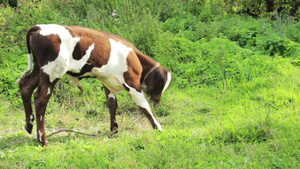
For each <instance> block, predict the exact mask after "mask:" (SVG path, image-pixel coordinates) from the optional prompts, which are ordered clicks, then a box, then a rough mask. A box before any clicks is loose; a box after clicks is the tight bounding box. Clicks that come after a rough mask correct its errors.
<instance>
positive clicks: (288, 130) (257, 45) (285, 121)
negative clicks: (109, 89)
mask: <svg viewBox="0 0 300 169" xmlns="http://www.w3.org/2000/svg"><path fill="white" fill-rule="evenodd" d="M77 2H78V3H77ZM89 2H90V4H89V5H86V3H85V1H82V0H77V1H76V3H71V1H68V0H66V1H53V3H52V1H51V3H50V1H43V2H29V1H28V2H27V1H20V3H21V5H20V6H19V7H17V8H15V9H14V8H10V7H6V8H4V7H1V13H0V21H1V22H0V29H1V32H0V35H1V36H0V39H1V41H0V102H1V104H0V124H1V125H0V168H298V166H299V158H300V157H299V156H300V152H299V150H300V147H299V141H300V139H299V131H300V125H299V121H300V119H299V117H300V116H299V112H300V105H299V101H300V97H299V93H300V88H299V86H300V79H299V73H300V67H299V53H300V52H299V51H300V47H299V43H300V42H299V38H298V35H299V33H300V32H299V29H298V27H299V21H296V20H292V19H291V18H292V17H288V18H283V17H282V18H281V17H280V18H279V19H277V20H269V19H267V18H263V17H261V18H256V19H255V18H251V17H249V16H241V15H233V14H225V13H224V12H223V9H222V6H220V4H223V3H220V2H221V1H214V2H213V3H210V2H208V1H207V2H206V3H205V4H204V5H203V6H201V5H199V4H198V2H197V1H187V3H185V1H184V3H183V2H181V1H178V2H175V1H169V0H163V1H155V0H154V1H147V2H146V1H145V2H144V1H136V2H135V1H126V2H125V1H122V2H121V1H120V3H117V2H119V1H114V2H112V1H103V2H102V3H101V4H99V2H98V1H93V0H90V1H89ZM222 2H223V1H222ZM210 5H212V6H210ZM133 7H136V8H133ZM166 7H167V8H166ZM215 8H218V9H216V11H211V9H215ZM114 9H116V11H117V13H118V15H117V19H118V20H119V22H115V20H112V18H111V17H110V14H111V12H112V11H113V10H114ZM164 9H165V10H164ZM96 11H98V13H97V12H96ZM268 15H270V14H268ZM1 23H2V25H1ZM37 23H59V24H67V25H82V26H87V27H91V28H97V29H102V30H105V31H109V32H112V33H117V34H119V35H122V36H124V37H125V38H127V39H129V40H131V41H132V42H133V43H134V44H135V45H136V46H137V47H138V48H139V49H141V50H142V51H143V52H145V53H147V54H148V55H150V56H151V57H153V58H154V59H155V60H157V61H159V62H160V63H161V64H162V65H164V66H165V67H167V68H169V69H170V70H172V72H173V73H172V78H173V79H172V81H171V84H170V86H169V88H168V89H167V90H166V92H165V93H164V95H163V98H162V101H161V103H160V104H159V105H154V103H152V102H150V104H151V108H152V110H153V112H154V113H155V115H156V116H157V119H158V121H159V122H160V123H161V124H162V127H163V129H164V131H163V132H159V131H156V130H153V129H152V127H151V125H150V123H149V121H148V120H147V118H146V117H145V116H144V115H143V114H142V113H141V112H140V111H139V110H138V108H137V107H136V105H135V104H134V103H133V101H132V99H131V98H130V96H129V95H128V94H127V93H126V92H124V93H121V94H119V95H117V98H118V105H119V108H118V110H117V121H118V123H119V128H120V132H119V133H118V134H111V133H110V131H109V125H110V122H109V119H110V118H109V111H108V108H107V107H106V99H105V95H104V90H103V87H102V85H101V83H100V82H98V81H95V80H93V79H84V80H82V81H81V85H82V87H83V89H84V92H83V93H80V91H79V90H78V89H77V88H76V87H75V86H74V85H72V84H70V83H69V81H68V80H67V79H66V78H63V79H62V80H61V81H60V82H59V84H58V85H57V86H56V90H55V92H54V93H53V95H52V97H51V98H50V102H49V105H48V107H47V112H46V113H47V115H46V132H47V134H50V133H52V132H55V131H57V130H60V129H70V130H71V129H72V130H76V131H80V132H84V133H91V134H97V136H95V137H91V136H85V135H80V134H76V133H66V132H62V133H59V134H56V135H53V136H51V137H49V138H48V141H49V143H50V146H48V147H42V146H41V145H40V144H39V143H38V142H37V141H36V140H35V138H36V128H35V126H34V129H33V134H32V135H29V134H28V133H27V132H26V131H25V130H24V125H25V115H24V110H23V106H22V100H21V98H20V93H19V91H18V86H17V85H16V84H15V80H16V79H17V78H18V77H19V76H20V74H21V73H22V71H23V70H25V68H26V66H27V61H26V48H25V43H24V37H25V33H26V29H28V28H29V27H31V26H32V25H34V24H37ZM145 25H146V26H147V25H149V26H148V27H145ZM133 27H134V30H133ZM128 30H131V31H132V32H130V33H128ZM148 100H149V99H148Z"/></svg>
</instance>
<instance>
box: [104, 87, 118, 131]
mask: <svg viewBox="0 0 300 169" xmlns="http://www.w3.org/2000/svg"><path fill="white" fill-rule="evenodd" d="M104 89H105V95H106V103H107V107H108V109H109V113H110V131H112V132H113V133H118V132H119V130H118V123H117V120H116V110H117V107H118V103H117V97H116V95H115V94H114V93H111V91H109V90H108V89H107V88H106V87H105V86H104Z"/></svg>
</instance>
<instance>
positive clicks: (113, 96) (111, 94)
mask: <svg viewBox="0 0 300 169" xmlns="http://www.w3.org/2000/svg"><path fill="white" fill-rule="evenodd" d="M108 98H109V99H110V98H112V99H116V95H115V94H114V93H111V92H110V93H109V95H108Z"/></svg>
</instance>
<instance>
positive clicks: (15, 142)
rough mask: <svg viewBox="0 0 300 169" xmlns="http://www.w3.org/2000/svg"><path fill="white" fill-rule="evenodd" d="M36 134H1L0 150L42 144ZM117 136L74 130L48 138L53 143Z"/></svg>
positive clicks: (109, 133) (110, 133)
mask: <svg viewBox="0 0 300 169" xmlns="http://www.w3.org/2000/svg"><path fill="white" fill-rule="evenodd" d="M35 137H36V136H35V135H29V134H27V133H26V132H16V133H15V134H7V135H0V150H4V149H13V148H15V147H21V146H24V145H27V146H40V145H41V144H40V143H39V142H38V141H37V139H36V138H35ZM103 137H107V138H115V137H117V134H113V133H112V132H105V131H102V132H100V131H99V132H98V133H95V134H93V135H84V134H81V133H73V132H67V131H65V132H63V134H61V133H60V134H55V135H52V136H50V137H49V136H48V137H47V139H48V141H49V143H50V145H51V144H56V143H57V144H59V143H68V142H70V141H71V140H76V139H88V138H91V139H93V138H94V139H99V138H103Z"/></svg>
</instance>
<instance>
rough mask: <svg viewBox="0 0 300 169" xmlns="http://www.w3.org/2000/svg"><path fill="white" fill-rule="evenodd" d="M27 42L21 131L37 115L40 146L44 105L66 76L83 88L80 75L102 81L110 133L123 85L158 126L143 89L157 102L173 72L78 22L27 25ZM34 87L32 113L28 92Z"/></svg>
mask: <svg viewBox="0 0 300 169" xmlns="http://www.w3.org/2000/svg"><path fill="white" fill-rule="evenodd" d="M26 43H27V51H28V53H27V60H28V67H27V69H26V70H25V71H24V72H23V74H22V75H21V77H20V78H19V87H20V92H21V96H22V100H23V106H24V109H25V116H26V120H25V121H26V124H25V130H26V131H27V132H28V133H29V134H31V132H32V128H33V121H34V120H35V119H36V123H37V140H38V141H39V142H40V143H41V144H42V145H48V141H47V138H46V133H45V111H46V107H47V104H48V101H49V98H50V96H51V94H52V92H53V90H54V87H55V84H56V83H57V82H58V81H59V79H61V78H62V77H63V76H64V75H66V76H67V77H68V78H69V79H70V81H72V82H73V83H74V84H75V85H76V86H77V87H78V88H79V89H80V90H82V87H81V86H80V85H79V80H81V79H82V78H96V79H97V80H99V81H100V82H102V84H103V86H104V90H105V95H106V99H107V106H108V109H109V112H110V130H111V131H112V132H114V133H117V132H118V123H117V121H116V109H117V106H118V105H117V98H116V94H118V93H120V92H122V91H124V89H125V90H126V91H128V93H129V95H130V96H131V98H132V99H133V101H134V102H135V103H136V104H137V105H138V106H139V107H140V109H141V111H142V112H143V113H144V114H145V115H146V117H147V118H148V119H149V121H150V122H151V125H152V127H153V128H154V129H158V130H160V131H162V127H161V125H160V123H159V122H158V121H157V120H156V118H155V117H154V115H153V113H152V112H151V109H150V106H149V103H148V101H147V100H146V98H145V95H144V93H143V90H145V92H146V94H147V95H149V96H150V99H151V100H153V101H156V102H158V101H160V100H161V96H162V94H163V93H164V91H165V90H166V88H167V87H168V85H169V84H170V81H171V72H170V71H168V70H167V69H165V68H164V67H162V66H161V65H160V64H159V63H158V62H156V61H154V60H153V59H151V58H150V57H148V56H147V55H145V54H143V53H142V52H141V51H139V50H138V49H137V48H136V47H135V46H134V45H133V44H132V43H131V42H129V41H128V40H126V39H124V38H122V37H120V36H118V35H114V34H111V33H107V32H104V31H99V30H94V29H90V28H86V27H81V26H62V25H57V24H40V25H35V26H33V27H32V28H30V29H29V30H28V32H27V34H26ZM32 58H33V59H32ZM32 60H33V62H32ZM36 88H37V90H36V92H35V94H34V105H35V111H36V114H35V116H34V114H33V111H32V106H31V97H32V94H33V91H34V90H35V89H36Z"/></svg>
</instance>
